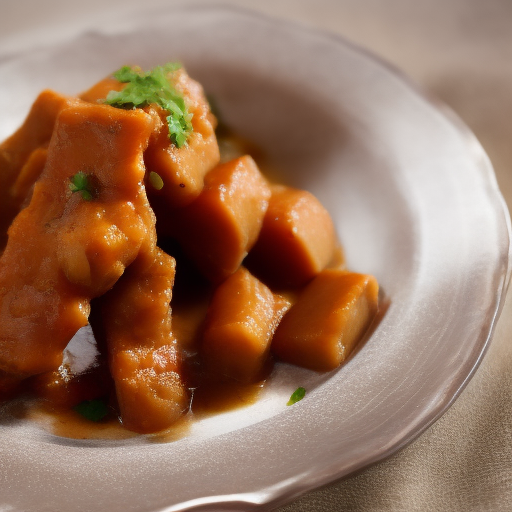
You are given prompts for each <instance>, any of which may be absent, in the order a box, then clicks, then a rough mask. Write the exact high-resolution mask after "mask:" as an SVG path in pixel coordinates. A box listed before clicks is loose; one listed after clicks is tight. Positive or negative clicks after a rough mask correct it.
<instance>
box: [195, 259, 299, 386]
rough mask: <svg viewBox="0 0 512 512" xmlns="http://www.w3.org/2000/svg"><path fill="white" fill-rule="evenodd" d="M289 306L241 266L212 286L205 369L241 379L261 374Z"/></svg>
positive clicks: (205, 338)
mask: <svg viewBox="0 0 512 512" xmlns="http://www.w3.org/2000/svg"><path fill="white" fill-rule="evenodd" d="M289 307H290V302H289V301H288V300H286V299H285V298H284V297H281V296H279V295H277V294H274V293H272V291H271V290H270V288H268V287H267V286H265V285H264V284H263V283H262V282H261V281H260V280H259V279H257V278H256V277H254V276H253V275H252V274H251V273H250V272H249V271H248V270H246V269H245V268H244V267H240V268H239V269H238V270H237V271H236V272H234V273H233V274H231V275H230V276H229V277H228V278H227V279H225V281H224V282H223V283H222V284H220V285H219V286H218V287H217V288H216V289H215V292H214V294H213V297H212V300H211V303H210V307H209V309H208V313H207V315H206V319H205V326H204V333H203V339H202V348H201V349H202V353H203V358H204V361H205V365H206V367H207V370H208V371H210V372H211V373H216V374H221V375H225V376H228V377H231V378H233V379H236V380H239V381H242V382H247V381H248V382H250V381H254V380H255V379H256V378H257V377H258V376H260V377H261V376H262V374H263V370H264V367H265V364H266V362H267V357H268V353H269V351H270V343H271V341H272V336H273V335H274V332H275V330H276V327H277V326H278V325H279V322H280V321H281V319H282V317H283V316H284V314H285V313H286V311H287V310H288V309H289Z"/></svg>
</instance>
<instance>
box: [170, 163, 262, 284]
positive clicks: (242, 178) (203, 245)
mask: <svg viewBox="0 0 512 512" xmlns="http://www.w3.org/2000/svg"><path fill="white" fill-rule="evenodd" d="M269 197H270V188H269V185H268V182H267V180H266V179H265V178H264V177H263V175H262V174H261V172H260V170H259V168H258V166H257V165H256V163H255V162H254V160H253V159H252V158H251V157H250V156H247V155H246V156H243V157H241V158H237V159H235V160H231V161H230V162H226V163H224V164H220V165H218V166H217V167H215V169H212V170H211V171H210V172H209V173H208V174H207V175H206V179H205V187H204V189H203V191H202V193H201V195H200V196H199V197H198V198H197V199H196V200H195V201H194V202H193V203H191V204H190V205H188V206H186V207H184V208H180V209H179V210H176V212H174V213H173V214H172V216H170V218H169V219H170V221H171V222H172V223H173V228H174V235H175V237H176V239H177V240H178V242H179V243H180V245H181V246H182V247H183V250H184V251H185V253H186V254H187V255H188V256H189V257H190V259H191V260H192V261H193V262H194V263H195V264H196V265H197V267H198V268H199V270H200V271H201V272H202V273H203V275H204V276H205V277H207V278H208V279H209V280H210V281H211V282H213V283H215V284H218V283H220V282H222V281H223V280H224V279H226V278H227V277H228V276H230V275H231V274H233V272H236V270H237V269H238V267H239V266H240V264H241V263H242V261H243V259H244V258H245V256H246V255H247V253H248V251H249V250H250V249H251V247H252V246H253V245H254V243H255V241H256V239H257V237H258V234H259V232H260V229H261V224H262V222H263V217H264V215H265V212H266V211H267V207H268V200H269Z"/></svg>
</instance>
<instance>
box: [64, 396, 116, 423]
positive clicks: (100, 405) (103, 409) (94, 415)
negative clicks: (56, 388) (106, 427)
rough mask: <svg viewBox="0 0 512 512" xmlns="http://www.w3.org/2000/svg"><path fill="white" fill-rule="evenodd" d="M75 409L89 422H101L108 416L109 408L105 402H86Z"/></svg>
mask: <svg viewBox="0 0 512 512" xmlns="http://www.w3.org/2000/svg"><path fill="white" fill-rule="evenodd" d="M73 409H74V410H75V411H76V412H77V413H78V414H80V416H83V417H84V418H85V419H87V420H89V421H95V422H98V421H101V420H102V419H103V418H104V417H105V416H106V415H107V414H108V406H107V404H106V403H105V402H104V401H103V400H98V399H96V400H84V401H83V402H80V403H79V404H78V405H75V407H73Z"/></svg>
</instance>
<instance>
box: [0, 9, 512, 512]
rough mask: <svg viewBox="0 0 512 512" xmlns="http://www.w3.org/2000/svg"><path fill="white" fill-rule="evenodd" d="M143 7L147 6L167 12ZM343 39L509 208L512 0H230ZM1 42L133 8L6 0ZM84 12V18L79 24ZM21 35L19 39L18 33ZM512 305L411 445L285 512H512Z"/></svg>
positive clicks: (511, 196)
mask: <svg viewBox="0 0 512 512" xmlns="http://www.w3.org/2000/svg"><path fill="white" fill-rule="evenodd" d="M168 3H169V1H165V0H145V1H144V6H145V7H148V8H149V7H150V6H151V5H155V6H161V5H164V4H168ZM224 3H227V4H235V5H241V6H245V7H251V8H254V9H256V10H260V11H262V12H265V13H267V14H271V15H274V16H278V17H283V18H288V19H294V20H297V21H299V22H301V23H304V24H306V25H309V26H313V27H317V28H320V29H325V30H328V31H331V32H334V33H337V34H340V35H342V36H344V37H346V38H348V39H349V40H352V41H354V42H355V43H357V44H360V45H362V46H363V47H365V48H368V49H370V50H371V51H373V52H374V53H376V54H378V55H380V56H382V57H383V58H385V59H386V60H388V61H390V62H391V63H393V64H395V65H396V66H397V67H399V68H401V69H402V70H403V71H404V72H405V73H406V74H408V75H409V76H411V77H412V78H413V79H414V80H415V81H417V82H418V83H419V84H420V85H421V86H422V87H423V88H425V89H426V90H427V91H429V92H430V93H432V94H434V95H436V96H437V97H438V98H440V99H441V100H442V101H444V102H445V103H446V104H448V105H449V106H450V107H451V108H452V109H453V110H454V111H455V112H456V113H458V115H459V116H460V117H461V118H462V119H463V120H464V121H465V122H466V123H467V124H468V125H469V127H470V128H471V129H472V130H473V131H474V132H475V134H476V136H477V137H478V138H479V140H480V141H481V143H482V145H483V146H484V148H485V150H486V151H487V153H488V154H489V156H490V158H491V161H492V163H493V165H494V167H495V170H496V174H497V178H498V182H499V184H500V187H501V190H502V192H503V195H504V197H505V199H506V201H507V203H508V205H509V207H511V206H512V1H511V0H448V1H447V0H428V1H426V0H425V1H411V0H380V1H379V0H332V1H328V0H272V1H257V0H227V1H225V2H224ZM0 4H1V6H2V11H3V14H2V16H1V17H0V45H4V47H3V48H1V49H3V50H5V49H9V48H8V47H9V45H13V46H16V45H17V44H19V43H20V42H22V39H23V33H24V32H26V31H31V33H32V34H37V33H38V31H39V30H42V29H48V27H51V26H52V24H57V23H58V24H60V26H62V22H66V21H67V20H72V19H73V18H74V23H75V25H76V24H77V23H78V24H80V23H81V24H82V25H83V26H84V27H87V26H90V25H91V24H94V18H95V16H96V15H97V13H98V11H99V10H103V11H104V12H108V11H112V12H113V11H115V10H116V9H120V8H121V9H122V10H123V12H127V10H129V9H131V8H133V9H136V8H140V7H141V6H142V5H141V3H140V1H136V0H89V1H88V2H87V4H85V3H84V2H80V3H78V2H73V1H69V0H45V1H41V2H36V0H1V1H0ZM77 13H79V18H77V17H76V16H77ZM18 36H19V37H18ZM511 337H512V298H511V297H509V299H508V301H506V303H505V306H504V309H503V312H502V315H501V319H500V320H499V323H498V326H497V329H496V333H495V336H494V340H493V342H492V344H491V346H490V348H489V350H488V352H487V354H486V356H485V358H484V360H483V362H482V364H481V366H480V368H479V369H478V371H477V373H476V375H475V377H474V378H473V379H472V380H471V382H470V383H469V385H468V386H467V388H466V389H465V390H464V392H463V393H462V395H461V396H460V397H459V398H458V400H457V401H456V402H455V404H454V405H453V407H452V408H451V409H450V410H448V412H447V413H446V414H445V415H444V416H443V417H442V418H441V419H440V420H439V421H437V422H436V423H435V424H434V425H433V426H432V427H430V428H429V429H428V430H427V431H426V432H425V433H423V434H422V435H421V436H420V437H419V438H418V439H417V440H416V441H415V442H414V443H412V444H411V445H409V446H408V447H407V448H405V449H403V450H402V451H400V452H399V453H397V454H395V455H394V456H392V457H391V458H390V459H388V460H386V461H384V462H381V463H379V464H377V465H375V466H373V467H371V468H369V469H366V470H365V471H363V472H361V473H360V474H359V475H357V476H354V477H352V478H349V479H346V480H343V481H339V482H336V483H334V484H332V485H330V486H328V487H326V488H323V489H319V490H315V491H312V492H310V493H308V494H306V495H305V496H303V497H301V498H299V499H297V500H296V501H294V502H293V503H290V504H289V505H287V506H285V507H281V508H280V509H279V510H280V512H306V511H307V512H320V511H321V512H326V511H365V512H370V511H379V512H386V511H389V512H398V511H404V512H405V511H407V512H413V511H454V512H457V511H461V512H462V511H464V512H467V511H512V344H511V343H510V340H511Z"/></svg>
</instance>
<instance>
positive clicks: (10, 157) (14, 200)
mask: <svg viewBox="0 0 512 512" xmlns="http://www.w3.org/2000/svg"><path fill="white" fill-rule="evenodd" d="M77 102H78V100H77V99H76V98H71V97H67V96H63V95H61V94H58V93H56V92H54V91H50V90H46V91H43V92H42V93H41V94H39V96H38V97H37V99H36V100H35V101H34V103H33V105H32V108H31V109H30V112H29V113H28V115H27V118H26V119H25V121H24V123H23V124H22V125H21V126H20V128H18V130H16V131H15V132H14V133H13V134H12V135H11V136H10V137H9V138H7V139H6V140H5V141H4V142H2V143H1V144H0V249H1V248H3V247H4V246H5V244H6V242H7V228H8V227H9V225H10V224H11V222H12V220H13V219H14V217H15V216H16V214H17V213H18V211H19V210H20V206H21V204H22V203H23V201H24V199H25V197H26V194H27V193H28V190H29V189H30V187H31V186H32V184H33V183H34V181H35V180H36V179H37V178H38V176H39V174H37V173H36V175H35V176H34V175H33V174H32V173H31V174H30V179H29V180H28V182H27V179H26V178H27V176H26V175H25V179H24V180H23V179H22V183H23V185H24V186H20V183H18V185H16V181H17V180H18V179H19V175H20V173H21V171H22V169H23V167H24V166H25V164H26V163H27V161H28V160H29V158H30V156H31V154H32V152H33V151H35V150H37V149H38V148H41V147H44V146H46V145H47V144H48V142H49V141H50V138H51V136H52V133H53V128H54V126H55V120H56V119H57V116H58V115H59V113H60V112H61V110H62V109H63V108H66V107H69V106H71V105H74V104H76V103H77ZM39 156H40V155H39ZM34 168H35V167H34V162H32V164H31V166H30V169H31V170H32V171H34ZM41 169H42V167H39V171H41ZM25 174H26V173H25Z"/></svg>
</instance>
